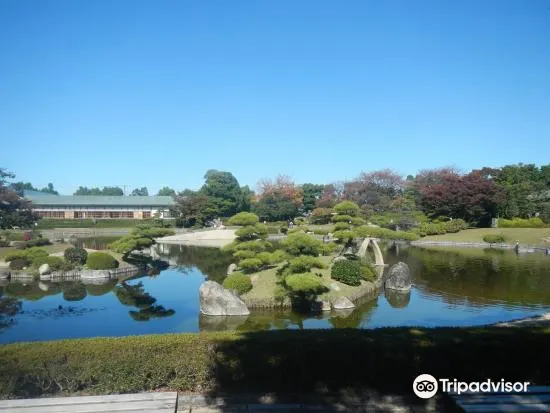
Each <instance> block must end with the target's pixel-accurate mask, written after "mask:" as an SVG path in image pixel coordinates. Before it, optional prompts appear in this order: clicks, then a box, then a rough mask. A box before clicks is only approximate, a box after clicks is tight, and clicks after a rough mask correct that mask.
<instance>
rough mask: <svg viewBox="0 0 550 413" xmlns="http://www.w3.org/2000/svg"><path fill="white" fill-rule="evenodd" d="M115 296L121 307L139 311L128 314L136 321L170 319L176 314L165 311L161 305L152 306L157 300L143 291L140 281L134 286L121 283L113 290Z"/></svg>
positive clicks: (169, 310) (168, 310)
mask: <svg viewBox="0 0 550 413" xmlns="http://www.w3.org/2000/svg"><path fill="white" fill-rule="evenodd" d="M115 295H116V297H117V298H118V301H120V303H121V304H122V305H125V306H128V307H137V308H138V309H139V311H134V310H130V311H129V312H128V313H129V314H130V317H132V318H133V319H134V320H136V321H149V320H150V319H152V318H163V317H170V316H171V315H173V314H175V313H176V311H175V310H172V309H165V308H164V307H163V306H162V305H154V304H155V303H156V302H157V299H156V298H155V297H153V296H152V295H151V294H149V293H148V292H147V291H145V289H144V288H143V283H142V282H141V281H140V282H138V283H137V284H135V285H130V284H128V283H127V282H125V281H123V282H122V283H121V284H120V285H118V286H117V287H116V288H115Z"/></svg>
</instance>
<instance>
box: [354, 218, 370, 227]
mask: <svg viewBox="0 0 550 413" xmlns="http://www.w3.org/2000/svg"><path fill="white" fill-rule="evenodd" d="M366 223H367V221H366V220H364V219H363V218H361V217H353V218H352V219H351V224H352V225H354V226H356V227H358V226H359V225H365V224H366Z"/></svg>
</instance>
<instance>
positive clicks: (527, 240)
mask: <svg viewBox="0 0 550 413" xmlns="http://www.w3.org/2000/svg"><path fill="white" fill-rule="evenodd" d="M489 234H504V236H505V237H506V242H507V243H509V244H514V243H515V242H516V240H518V241H519V242H520V244H528V245H550V228H475V229H467V230H464V231H460V232H456V233H449V234H444V235H431V236H427V237H424V238H422V239H421V240H422V241H454V242H483V236H484V235H489Z"/></svg>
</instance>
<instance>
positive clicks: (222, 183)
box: [200, 169, 246, 217]
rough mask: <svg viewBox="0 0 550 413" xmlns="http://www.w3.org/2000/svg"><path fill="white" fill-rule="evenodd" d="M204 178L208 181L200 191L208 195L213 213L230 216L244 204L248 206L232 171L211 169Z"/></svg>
mask: <svg viewBox="0 0 550 413" xmlns="http://www.w3.org/2000/svg"><path fill="white" fill-rule="evenodd" d="M204 179H205V180H206V182H205V183H204V185H203V186H202V188H201V190H200V192H201V194H203V195H205V196H207V197H208V199H209V201H210V207H211V211H210V212H211V214H212V215H214V216H221V217H229V216H232V215H235V214H236V213H237V212H239V208H242V207H243V205H244V206H246V200H245V199H244V198H243V189H241V187H240V186H239V181H237V178H235V177H234V176H233V174H232V173H231V172H223V171H217V170H215V169H210V170H209V171H207V172H206V174H205V175H204Z"/></svg>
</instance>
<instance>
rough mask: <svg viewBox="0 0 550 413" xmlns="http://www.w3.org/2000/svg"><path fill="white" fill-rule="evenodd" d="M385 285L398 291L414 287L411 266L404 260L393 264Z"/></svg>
mask: <svg viewBox="0 0 550 413" xmlns="http://www.w3.org/2000/svg"><path fill="white" fill-rule="evenodd" d="M384 287H385V288H387V289H390V290H396V291H409V290H410V289H411V287H412V283H411V271H410V270H409V266H408V265H407V264H405V263H404V262H398V263H397V264H394V265H392V266H391V268H390V270H389V271H388V275H387V276H386V280H385V282H384Z"/></svg>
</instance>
